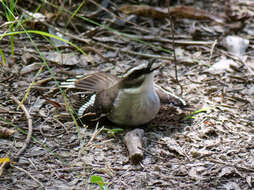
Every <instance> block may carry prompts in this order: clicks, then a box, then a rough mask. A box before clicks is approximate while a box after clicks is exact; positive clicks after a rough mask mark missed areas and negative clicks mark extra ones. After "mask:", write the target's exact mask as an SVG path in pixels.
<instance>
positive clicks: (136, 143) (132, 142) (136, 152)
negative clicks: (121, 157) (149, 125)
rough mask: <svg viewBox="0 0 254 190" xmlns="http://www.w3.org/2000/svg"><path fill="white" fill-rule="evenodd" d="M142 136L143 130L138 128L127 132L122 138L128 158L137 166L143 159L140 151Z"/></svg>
mask: <svg viewBox="0 0 254 190" xmlns="http://www.w3.org/2000/svg"><path fill="white" fill-rule="evenodd" d="M143 136H144V130H143V129H139V128H137V129H134V130H132V131H129V132H128V133H126V135H125V136H124V143H125V145H126V146H127V149H128V151H129V158H130V160H131V162H132V163H134V164H138V163H139V162H140V161H141V160H143V158H144V153H143V151H142V148H143V146H142V144H143Z"/></svg>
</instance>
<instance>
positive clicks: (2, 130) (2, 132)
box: [0, 127, 15, 137]
mask: <svg viewBox="0 0 254 190" xmlns="http://www.w3.org/2000/svg"><path fill="white" fill-rule="evenodd" d="M13 133H15V130H13V129H8V128H6V127H0V137H10V136H11V135H13Z"/></svg>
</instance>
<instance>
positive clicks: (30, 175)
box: [11, 165, 45, 189]
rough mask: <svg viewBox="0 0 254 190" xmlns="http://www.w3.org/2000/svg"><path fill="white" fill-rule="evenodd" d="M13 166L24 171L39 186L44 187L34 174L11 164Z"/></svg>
mask: <svg viewBox="0 0 254 190" xmlns="http://www.w3.org/2000/svg"><path fill="white" fill-rule="evenodd" d="M11 166H12V167H13V168H15V169H17V170H20V171H22V172H24V173H26V174H27V175H28V176H29V177H31V178H32V179H33V180H34V181H35V182H36V183H38V184H39V185H40V186H41V187H43V188H44V189H45V186H44V185H43V184H42V183H41V182H40V181H39V180H38V179H36V178H35V177H34V176H32V174H30V173H29V172H28V171H26V170H24V169H23V168H20V167H18V166H13V165H11Z"/></svg>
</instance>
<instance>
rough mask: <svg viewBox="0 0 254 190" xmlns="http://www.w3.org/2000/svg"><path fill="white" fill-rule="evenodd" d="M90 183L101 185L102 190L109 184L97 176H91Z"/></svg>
mask: <svg viewBox="0 0 254 190" xmlns="http://www.w3.org/2000/svg"><path fill="white" fill-rule="evenodd" d="M89 182H90V183H94V184H97V185H99V187H100V189H102V187H103V185H105V184H107V183H106V182H104V181H103V179H102V177H100V176H97V175H93V176H91V177H90V179H89Z"/></svg>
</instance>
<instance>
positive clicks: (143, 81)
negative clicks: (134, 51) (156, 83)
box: [122, 61, 159, 89]
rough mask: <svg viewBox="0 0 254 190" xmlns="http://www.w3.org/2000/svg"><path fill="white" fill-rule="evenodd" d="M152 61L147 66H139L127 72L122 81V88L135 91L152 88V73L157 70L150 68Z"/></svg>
mask: <svg viewBox="0 0 254 190" xmlns="http://www.w3.org/2000/svg"><path fill="white" fill-rule="evenodd" d="M153 63H154V61H151V62H149V63H147V64H141V65H138V66H137V67H134V68H132V69H130V70H129V71H127V73H126V74H125V75H124V76H123V79H122V88H124V89H128V88H129V89H137V88H142V87H143V88H145V89H146V88H147V87H149V86H151V87H153V71H154V70H156V69H158V68H159V66H157V67H152V65H153Z"/></svg>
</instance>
